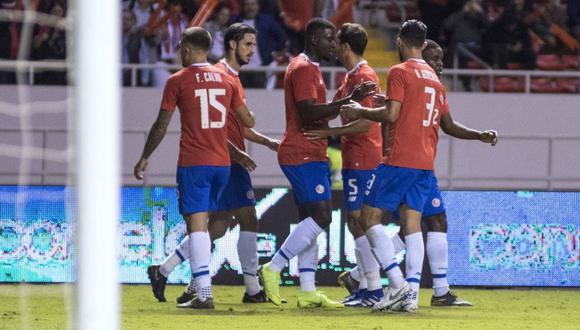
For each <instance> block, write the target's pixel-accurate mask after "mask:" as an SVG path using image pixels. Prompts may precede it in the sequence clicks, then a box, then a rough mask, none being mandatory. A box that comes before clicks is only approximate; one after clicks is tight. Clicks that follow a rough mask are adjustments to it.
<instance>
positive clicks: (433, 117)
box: [423, 86, 439, 127]
mask: <svg viewBox="0 0 580 330" xmlns="http://www.w3.org/2000/svg"><path fill="white" fill-rule="evenodd" d="M425 94H429V96H430V99H429V103H427V104H426V105H425V106H426V108H427V111H429V114H428V115H427V119H423V126H425V127H429V126H431V125H437V116H439V110H437V109H435V100H436V98H435V96H436V94H437V92H436V91H435V88H433V87H427V86H426V87H425Z"/></svg>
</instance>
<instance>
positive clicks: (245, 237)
mask: <svg viewBox="0 0 580 330" xmlns="http://www.w3.org/2000/svg"><path fill="white" fill-rule="evenodd" d="M224 47H225V54H226V55H225V58H223V59H222V60H220V61H219V62H218V63H217V64H216V65H215V67H218V68H220V69H221V70H223V71H224V72H225V73H227V74H228V75H229V76H230V77H231V78H232V80H233V81H235V83H236V86H237V91H238V93H239V94H240V95H241V97H242V99H243V100H244V102H245V94H244V89H243V87H242V85H241V82H240V79H239V77H238V72H239V70H240V69H241V67H242V66H243V65H245V64H248V62H249V59H250V57H251V56H252V55H253V54H254V52H255V50H256V30H255V29H254V28H253V27H251V26H249V25H246V24H242V23H236V24H233V25H231V26H230V27H229V28H228V29H227V30H226V32H225V36H224ZM227 131H228V140H229V141H230V143H231V144H230V150H229V151H230V154H232V156H233V157H232V164H231V167H230V176H229V180H228V183H227V185H226V188H225V190H224V192H223V194H222V196H221V198H220V200H219V202H218V207H217V210H216V211H215V212H212V213H211V214H210V218H209V225H208V231H209V234H210V239H211V241H212V242H213V241H214V240H216V239H218V238H221V237H222V236H223V235H224V234H225V233H226V231H227V229H228V227H229V226H230V224H231V222H232V220H233V218H235V220H236V222H238V223H239V225H240V236H239V239H238V256H239V259H240V263H241V265H242V271H243V277H244V284H245V287H246V292H245V293H244V297H243V298H242V302H244V303H262V302H267V298H266V296H265V294H264V292H263V291H262V289H261V288H260V285H259V284H258V278H257V271H258V254H257V242H256V239H257V238H256V232H257V229H258V219H257V217H256V209H255V205H256V200H255V198H254V191H253V187H252V182H251V179H250V175H249V173H248V171H251V170H253V169H254V168H255V164H254V163H253V160H251V158H249V156H247V154H246V153H245V151H246V146H245V142H244V140H245V139H247V140H249V141H252V142H254V143H258V144H261V145H264V146H266V147H268V148H270V149H271V150H273V151H276V150H278V146H279V144H280V142H279V141H278V140H275V139H272V138H269V137H267V136H265V135H262V134H260V133H258V132H257V131H256V130H254V129H253V128H247V127H244V125H243V123H241V122H240V120H239V119H238V118H237V117H236V115H235V114H234V113H232V112H228V118H227ZM188 240H189V238H188V237H187V236H186V237H185V238H184V239H183V241H182V242H181V243H180V245H179V246H178V247H177V249H176V250H175V251H174V252H173V253H172V254H171V255H169V256H168V257H167V258H166V259H165V260H164V262H163V263H162V264H161V265H153V266H150V268H153V269H154V271H157V272H159V274H160V276H157V278H161V279H162V280H164V281H166V280H167V277H168V276H169V274H170V273H171V271H173V269H174V268H175V267H176V266H177V265H179V264H180V263H181V262H183V261H185V260H186V259H189V250H188V249H187V246H188V244H189V243H188ZM193 283H194V281H193V279H192V281H191V282H190V284H189V285H188V287H187V289H186V290H185V292H184V293H183V294H182V295H181V296H180V297H178V298H177V306H178V307H188V306H190V304H191V301H192V300H193V299H194V298H195V297H196V287H195V285H193ZM154 287H155V285H154ZM158 287H159V288H160V289H159V290H157V291H158V294H159V295H160V296H164V293H163V290H162V289H161V285H159V286H158ZM163 287H164V285H163Z"/></svg>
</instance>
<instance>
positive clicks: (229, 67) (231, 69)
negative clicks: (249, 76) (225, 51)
mask: <svg viewBox="0 0 580 330" xmlns="http://www.w3.org/2000/svg"><path fill="white" fill-rule="evenodd" d="M220 62H221V63H223V64H224V65H225V66H226V68H228V70H229V71H231V72H232V73H233V74H235V75H236V76H238V75H239V72H238V71H236V70H234V68H232V67H231V66H230V65H229V64H228V62H227V61H226V60H225V59H223V58H222V59H221V60H220Z"/></svg>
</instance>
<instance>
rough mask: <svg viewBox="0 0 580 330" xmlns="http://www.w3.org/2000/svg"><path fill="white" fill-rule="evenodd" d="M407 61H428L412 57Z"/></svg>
mask: <svg viewBox="0 0 580 330" xmlns="http://www.w3.org/2000/svg"><path fill="white" fill-rule="evenodd" d="M407 61H415V62H419V63H424V64H426V63H427V62H425V60H422V59H420V58H410V59H408V60H407Z"/></svg>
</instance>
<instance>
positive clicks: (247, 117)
mask: <svg viewBox="0 0 580 330" xmlns="http://www.w3.org/2000/svg"><path fill="white" fill-rule="evenodd" d="M236 117H237V118H238V119H239V120H240V121H241V122H242V124H243V125H244V127H248V128H252V127H254V125H256V118H254V113H253V112H252V111H250V109H248V107H247V106H246V105H245V104H243V105H241V106H239V107H238V108H236Z"/></svg>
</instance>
